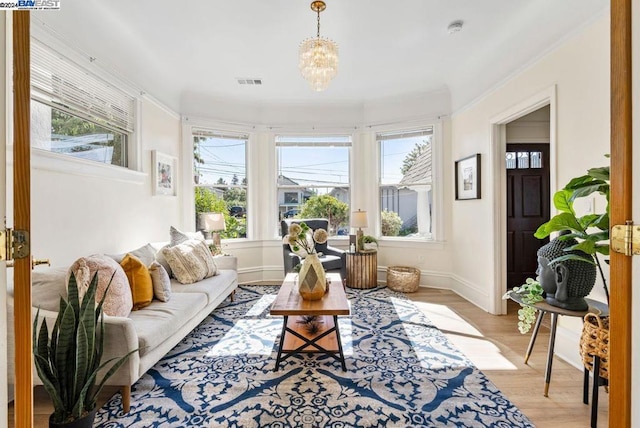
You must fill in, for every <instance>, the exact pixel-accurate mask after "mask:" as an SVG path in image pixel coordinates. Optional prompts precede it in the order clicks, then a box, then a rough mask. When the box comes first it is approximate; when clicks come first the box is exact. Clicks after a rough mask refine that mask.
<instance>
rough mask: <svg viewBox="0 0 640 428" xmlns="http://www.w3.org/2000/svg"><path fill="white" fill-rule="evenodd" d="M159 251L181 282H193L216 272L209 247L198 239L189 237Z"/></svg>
mask: <svg viewBox="0 0 640 428" xmlns="http://www.w3.org/2000/svg"><path fill="white" fill-rule="evenodd" d="M161 252H162V255H163V256H164V258H165V259H167V262H168V263H169V266H171V271H172V272H173V275H174V276H175V277H176V279H177V280H178V282H180V283H181V284H193V283H194V282H197V281H200V280H202V279H204V278H208V277H210V276H213V275H217V273H218V269H217V267H216V262H215V260H214V259H213V256H212V255H211V251H210V250H209V247H207V244H205V242H204V241H200V240H199V239H189V240H187V241H185V242H183V243H181V244H178V245H175V246H173V247H165V248H163V249H162V250H161Z"/></svg>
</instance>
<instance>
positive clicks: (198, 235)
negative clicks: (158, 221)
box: [169, 226, 204, 247]
mask: <svg viewBox="0 0 640 428" xmlns="http://www.w3.org/2000/svg"><path fill="white" fill-rule="evenodd" d="M169 239H170V241H169V246H170V247H173V246H174V245H178V244H182V243H183V242H185V241H188V240H189V239H198V240H200V241H204V235H203V234H202V232H182V231H181V230H178V229H176V228H175V227H173V226H171V227H170V228H169Z"/></svg>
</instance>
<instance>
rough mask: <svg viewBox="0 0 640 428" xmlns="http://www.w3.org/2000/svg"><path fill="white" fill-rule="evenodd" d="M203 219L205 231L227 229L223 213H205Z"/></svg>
mask: <svg viewBox="0 0 640 428" xmlns="http://www.w3.org/2000/svg"><path fill="white" fill-rule="evenodd" d="M202 218H203V220H204V230H206V231H216V230H224V229H225V228H226V226H225V224H224V214H222V213H205V214H203V215H202Z"/></svg>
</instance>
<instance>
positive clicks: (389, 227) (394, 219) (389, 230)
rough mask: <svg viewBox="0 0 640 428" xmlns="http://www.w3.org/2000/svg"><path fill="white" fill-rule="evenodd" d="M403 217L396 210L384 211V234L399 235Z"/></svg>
mask: <svg viewBox="0 0 640 428" xmlns="http://www.w3.org/2000/svg"><path fill="white" fill-rule="evenodd" d="M401 227H402V219H401V218H400V216H399V215H398V213H396V212H395V211H387V210H384V211H382V236H398V234H399V233H400V228H401Z"/></svg>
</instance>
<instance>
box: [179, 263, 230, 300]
mask: <svg viewBox="0 0 640 428" xmlns="http://www.w3.org/2000/svg"><path fill="white" fill-rule="evenodd" d="M218 272H219V274H218V275H216V276H214V277H211V278H205V279H203V280H202V281H198V282H196V283H195V284H180V283H179V282H178V281H177V280H175V279H172V280H171V291H172V292H173V296H175V295H176V294H179V293H204V294H206V295H207V304H209V303H211V302H212V301H213V300H214V299H215V298H217V297H218V296H219V295H220V290H223V289H225V288H227V287H228V286H229V285H231V283H233V282H234V281H236V280H237V279H238V274H237V273H236V271H234V270H219V271H218Z"/></svg>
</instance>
